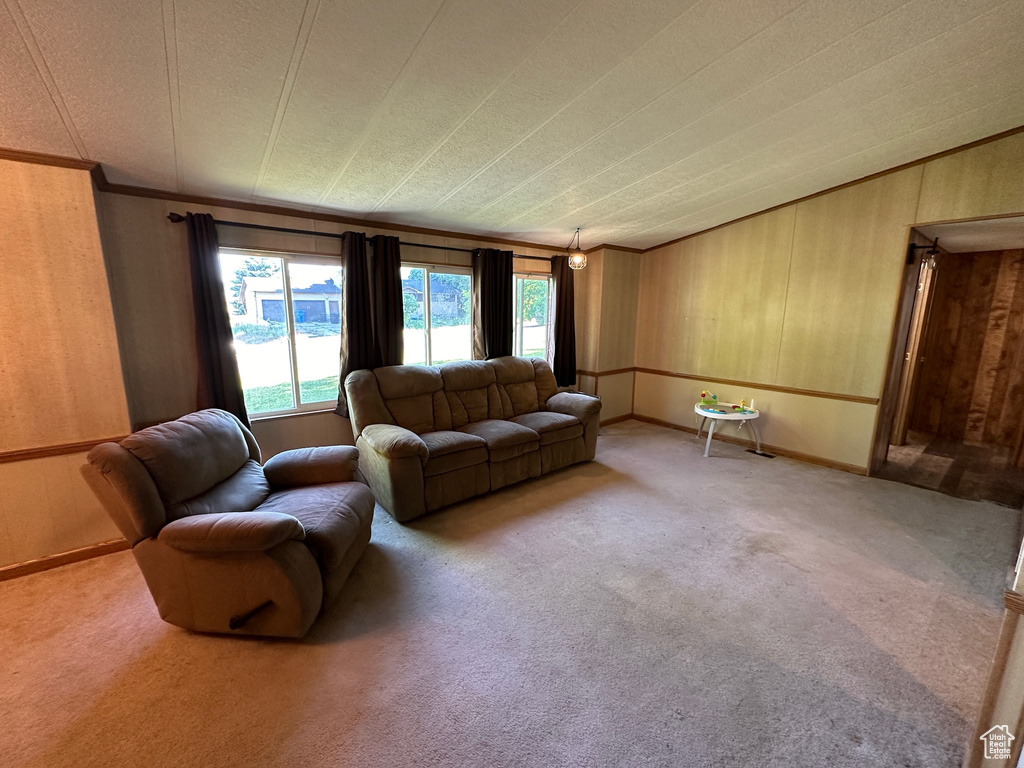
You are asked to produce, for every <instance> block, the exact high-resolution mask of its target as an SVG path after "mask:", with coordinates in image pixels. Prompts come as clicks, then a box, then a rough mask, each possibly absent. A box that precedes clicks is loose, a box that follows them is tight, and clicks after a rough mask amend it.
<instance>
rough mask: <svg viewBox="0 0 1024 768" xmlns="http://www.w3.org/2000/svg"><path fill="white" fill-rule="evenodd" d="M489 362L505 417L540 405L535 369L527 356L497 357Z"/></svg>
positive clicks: (519, 413)
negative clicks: (492, 369)
mask: <svg viewBox="0 0 1024 768" xmlns="http://www.w3.org/2000/svg"><path fill="white" fill-rule="evenodd" d="M490 363H491V365H492V366H493V367H494V375H495V378H496V379H497V382H498V391H499V393H500V397H501V404H502V410H503V413H504V417H505V418H506V419H511V418H512V417H513V416H519V415H521V414H524V413H532V412H533V411H536V410H538V409H539V408H540V407H541V404H540V398H539V397H538V395H537V385H536V384H535V383H534V375H535V371H534V367H533V363H532V362H531V361H530V359H529V358H525V357H498V358H495V359H494V360H491V361H490Z"/></svg>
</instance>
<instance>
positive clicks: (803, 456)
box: [630, 413, 868, 476]
mask: <svg viewBox="0 0 1024 768" xmlns="http://www.w3.org/2000/svg"><path fill="white" fill-rule="evenodd" d="M630 418H632V419H635V420H636V421H642V422H645V423H646V424H655V425H657V426H659V427H668V428H669V429H675V430H678V431H680V432H688V433H689V434H691V435H696V434H697V428H696V427H684V426H682V425H681V424H673V423H672V422H670V421H663V420H662V419H655V418H653V417H651V416H641V415H639V414H636V413H634V414H632V415H631V416H630ZM714 439H715V440H721V441H722V442H724V443H732V444H733V445H742V446H743V447H744V448H753V447H754V442H753V441H752V440H744V439H743V438H740V437H733V436H732V435H723V434H716V435H715V437H714ZM761 450H762V451H764V452H766V453H774V454H775V455H777V456H785V457H786V458H787V459H796V460H797V461H803V462H806V463H808V464H817V465H818V466H820V467H829V468H830V469H839V470H842V471H843V472H849V473H851V474H854V475H865V476H866V475H867V473H868V468H867V467H858V466H857V465H856V464H844V463H843V462H841V461H832V460H831V459H824V458H822V457H821V456H812V455H810V454H809V453H800V451H792V450H790V449H788V448H780V447H779V446H777V445H768V444H767V443H761Z"/></svg>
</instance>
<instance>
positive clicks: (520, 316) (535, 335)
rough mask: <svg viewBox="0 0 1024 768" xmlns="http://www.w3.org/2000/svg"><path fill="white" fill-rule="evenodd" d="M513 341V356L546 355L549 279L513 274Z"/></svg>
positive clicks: (549, 307) (549, 313)
mask: <svg viewBox="0 0 1024 768" xmlns="http://www.w3.org/2000/svg"><path fill="white" fill-rule="evenodd" d="M514 292H515V297H514V301H515V303H514V304H513V305H512V306H513V307H514V310H513V311H514V314H515V318H514V323H515V338H514V340H513V346H512V354H514V355H519V356H521V357H541V358H544V359H547V356H548V318H549V317H550V316H551V278H550V277H547V276H545V275H516V276H515V284H514Z"/></svg>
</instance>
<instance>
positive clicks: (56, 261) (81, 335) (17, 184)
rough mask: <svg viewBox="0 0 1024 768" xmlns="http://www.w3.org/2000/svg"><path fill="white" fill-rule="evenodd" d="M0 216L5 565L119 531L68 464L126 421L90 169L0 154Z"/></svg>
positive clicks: (1, 549) (0, 540) (0, 528)
mask: <svg viewBox="0 0 1024 768" xmlns="http://www.w3.org/2000/svg"><path fill="white" fill-rule="evenodd" d="M0 222H2V223H0V260H2V270H3V280H2V281H0V295H2V300H0V329H2V331H3V343H2V344H0V393H2V394H0V453H2V454H5V456H4V462H3V463H0V566H6V565H10V564H13V563H23V562H25V561H28V560H36V559H40V558H45V557H49V556H52V555H57V554H60V553H63V552H68V551H70V550H74V549H79V548H82V547H87V546H89V545H92V544H98V543H101V542H104V541H110V540H112V539H118V538H120V533H119V532H118V531H117V528H116V527H115V526H114V524H113V523H112V522H111V521H110V519H109V518H108V517H107V514H106V513H105V512H104V511H103V509H102V508H101V507H100V505H99V503H98V502H97V501H96V499H95V498H94V497H93V494H92V492H91V491H90V490H89V488H88V487H87V486H86V484H85V482H84V480H83V479H82V478H81V476H80V475H79V473H78V467H79V466H80V465H81V464H82V463H83V461H84V457H85V453H84V451H83V448H82V444H88V443H90V442H98V441H102V440H105V439H110V438H119V437H122V436H124V435H126V434H127V433H128V432H129V422H128V409H127V406H126V401H125V394H124V385H123V381H122V376H121V363H120V358H119V354H118V345H117V338H116V334H115V330H114V317H113V312H112V310H111V302H110V293H109V289H108V287H107V273H106V269H105V268H104V263H103V252H102V250H101V248H100V238H99V231H98V228H97V224H96V209H95V205H94V199H93V191H92V182H91V180H90V176H89V172H88V171H86V170H77V169H72V168H58V167H53V166H45V165H34V164H28V163H20V162H12V161H7V160H0ZM68 446H75V448H69V447H68ZM29 449H31V450H33V451H35V453H34V454H31V453H26V451H28V450H29ZM44 454H51V455H44ZM32 455H34V456H35V458H28V456H32ZM19 457H21V460H17V459H18V458H19Z"/></svg>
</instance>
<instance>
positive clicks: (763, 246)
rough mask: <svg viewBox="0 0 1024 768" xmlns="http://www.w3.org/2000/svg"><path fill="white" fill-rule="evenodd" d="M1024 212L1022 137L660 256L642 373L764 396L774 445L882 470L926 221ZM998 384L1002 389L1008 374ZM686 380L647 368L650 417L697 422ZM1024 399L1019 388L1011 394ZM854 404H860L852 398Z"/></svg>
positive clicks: (642, 333) (687, 242)
mask: <svg viewBox="0 0 1024 768" xmlns="http://www.w3.org/2000/svg"><path fill="white" fill-rule="evenodd" d="M1022 212H1024V134H1017V135H1014V136H1009V137H1006V138H1003V139H999V140H996V141H992V142H989V143H987V144H983V145H980V146H977V147H973V148H971V149H966V150H963V151H960V152H956V153H953V154H950V155H946V156H944V157H940V158H938V159H935V160H931V161H929V162H927V163H924V164H922V165H918V166H913V167H910V168H906V169H903V170H900V171H896V172H894V173H890V174H886V175H884V176H881V177H877V178H874V179H869V180H867V181H863V182H860V183H857V184H852V185H850V186H847V187H844V188H841V189H838V190H834V191H832V192H829V193H826V194H822V195H819V196H817V197H813V198H810V199H807V200H803V201H800V202H798V203H794V204H791V205H787V206H783V207H781V208H778V209H775V210H772V211H769V212H766V213H763V214H760V215H757V216H753V217H750V218H748V219H744V220H741V221H738V222H735V223H732V224H728V225H725V226H722V227H719V228H718V229H715V230H710V231H708V232H705V233H701V234H698V235H694V236H692V237H689V238H686V239H683V240H681V241H679V242H676V243H672V244H669V245H666V246H663V247H661V248H657V249H654V250H652V251H648V252H647V253H645V254H644V255H643V257H642V264H641V276H640V288H639V300H638V310H637V344H636V366H637V368H638V369H649V370H650V371H653V372H654V373H652V374H650V375H660V374H658V372H659V371H661V372H664V373H665V374H684V375H687V376H690V377H696V378H697V379H699V380H702V381H708V382H709V383H710V385H711V386H712V387H713V388H717V389H718V390H721V391H726V390H728V391H733V392H735V394H737V395H740V396H742V395H743V394H744V393H749V394H751V395H753V394H754V393H755V392H756V393H757V395H756V396H757V405H758V407H759V408H762V410H766V411H767V412H766V413H765V419H764V424H763V429H764V430H765V431H766V432H771V433H774V437H773V438H772V439H771V440H770V442H773V443H774V444H775V445H777V446H779V447H781V448H784V449H787V450H789V451H792V452H794V453H801V454H806V455H811V456H815V457H817V458H820V459H823V460H827V461H831V462H835V463H842V464H848V465H852V466H855V467H864V468H866V467H867V466H868V465H869V460H870V455H871V446H872V443H873V439H874V438H873V433H874V429H875V422H876V420H877V416H878V399H879V398H880V397H881V395H882V389H883V386H884V382H885V380H886V373H887V368H888V364H889V359H890V346H891V344H892V340H893V324H894V321H895V317H896V309H897V303H898V299H899V294H900V289H901V286H902V278H903V271H904V261H905V254H906V246H907V242H908V237H909V234H910V228H911V226H912V225H914V224H917V223H924V222H936V221H947V220H955V219H965V218H976V217H984V216H995V215H1004V214H1013V213H1022ZM1007 335H1008V336H1009V335H1011V332H1010V331H1009V330H1008V331H1007ZM691 380H694V379H691ZM716 381H718V382H722V381H726V382H748V384H745V385H743V386H740V387H738V388H734V386H733V385H732V384H722V383H715V382H716ZM992 386H993V387H994V388H997V387H999V386H1002V385H1001V384H1000V383H999V381H998V380H997V379H996V378H993V384H992ZM683 389H685V388H683ZM683 389H681V388H680V385H678V384H677V385H669V384H667V383H666V384H665V385H664V386H660V385H655V382H653V381H651V380H650V378H649V375H648V373H645V374H644V375H643V381H642V382H641V380H640V374H638V378H637V386H636V396H635V401H634V411H635V413H637V414H639V415H642V416H646V417H649V418H655V419H660V420H662V421H667V422H671V423H673V424H678V425H680V426H689V422H690V419H689V416H688V414H687V409H686V408H681V409H680V407H679V404H678V403H676V402H674V401H673V398H675V397H679V396H682V397H684V399H689V398H690V396H691V394H692V393H691V391H690V390H691V389H692V387H690V388H689V389H685V392H684V391H683ZM793 390H810V391H811V392H812V393H811V394H800V393H799V392H793ZM698 391H699V390H698ZM1013 392H1015V390H1013V388H1012V385H1010V384H1008V385H1007V389H1006V395H1005V396H1006V397H1011V396H1013ZM843 397H854V398H856V402H858V403H859V406H858V407H857V408H851V407H847V406H844V405H842V404H841V403H842V402H846V401H844V400H842V399H841V398H843ZM814 398H817V400H815V401H813V402H812V399H814ZM829 398H832V402H833V405H832V406H831V407H829V408H826V409H824V410H823V409H822V408H821V404H822V403H828V402H829ZM995 407H996V406H995V405H994V404H992V403H989V404H988V405H987V406H986V409H985V412H984V415H983V414H982V413H981V410H980V406H978V405H977V404H976V405H975V408H974V422H972V423H979V424H983V423H985V422H986V421H987V415H988V414H989V413H990V412H991V409H993V408H995ZM812 412H813V413H815V414H818V415H817V416H816V417H815V418H814V419H808V418H806V414H808V413H812ZM776 422H777V424H776ZM773 424H774V426H773ZM982 429H984V427H982ZM819 430H827V431H828V433H829V434H828V435H827V437H826V438H825V439H823V437H822V435H820V434H816V432H817V431H819Z"/></svg>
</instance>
